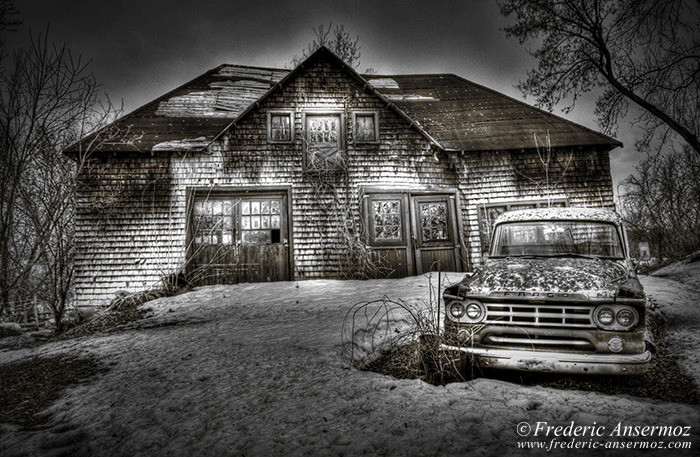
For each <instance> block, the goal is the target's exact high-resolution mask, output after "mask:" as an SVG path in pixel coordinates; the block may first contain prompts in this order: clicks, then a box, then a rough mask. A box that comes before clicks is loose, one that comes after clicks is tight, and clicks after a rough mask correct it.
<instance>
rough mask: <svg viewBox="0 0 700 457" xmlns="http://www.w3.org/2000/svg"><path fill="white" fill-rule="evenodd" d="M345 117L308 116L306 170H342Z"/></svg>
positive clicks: (328, 115)
mask: <svg viewBox="0 0 700 457" xmlns="http://www.w3.org/2000/svg"><path fill="white" fill-rule="evenodd" d="M342 120H343V117H342V115H340V114H307V115H306V116H305V128H306V135H305V136H306V141H305V146H306V168H307V170H318V171H328V170H335V169H337V168H340V167H341V166H342V164H343V160H344V158H345V155H344V154H343V150H342V148H343V122H342Z"/></svg>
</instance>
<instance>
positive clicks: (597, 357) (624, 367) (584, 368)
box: [440, 344, 652, 375]
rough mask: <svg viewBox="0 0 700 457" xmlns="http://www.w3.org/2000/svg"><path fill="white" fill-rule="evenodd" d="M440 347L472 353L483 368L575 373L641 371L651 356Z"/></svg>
mask: <svg viewBox="0 0 700 457" xmlns="http://www.w3.org/2000/svg"><path fill="white" fill-rule="evenodd" d="M440 350H441V351H445V352H451V353H455V352H461V353H466V354H471V355H473V356H474V357H475V359H476V362H477V364H478V365H479V366H480V367H482V368H500V369H508V370H520V371H538V372H551V373H574V374H607V375H628V374H631V375H634V374H644V373H646V372H647V370H648V368H649V362H650V361H651V357H652V356H651V352H649V351H645V352H643V353H641V354H577V353H566V352H545V351H527V350H517V349H487V348H478V347H461V346H448V345H445V344H441V345H440Z"/></svg>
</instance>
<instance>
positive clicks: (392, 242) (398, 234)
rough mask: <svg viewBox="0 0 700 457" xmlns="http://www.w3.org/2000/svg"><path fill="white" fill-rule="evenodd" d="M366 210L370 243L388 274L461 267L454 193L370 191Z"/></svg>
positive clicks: (419, 272)
mask: <svg viewBox="0 0 700 457" xmlns="http://www.w3.org/2000/svg"><path fill="white" fill-rule="evenodd" d="M365 214H366V215H367V229H368V232H369V242H370V245H371V246H372V249H373V250H374V252H375V254H376V255H377V256H378V258H379V260H380V262H381V265H382V266H384V267H388V268H389V269H390V274H389V275H388V277H397V278H400V277H405V276H410V275H415V274H421V273H424V272H427V271H431V270H437V269H438V268H439V269H441V270H443V271H458V270H461V262H460V261H459V249H460V245H459V231H458V230H457V214H456V204H455V197H454V196H453V195H450V194H433V195H429V194H428V195H426V194H411V193H409V192H401V193H385V194H371V195H369V196H368V198H367V199H366V200H365Z"/></svg>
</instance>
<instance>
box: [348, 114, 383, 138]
mask: <svg viewBox="0 0 700 457" xmlns="http://www.w3.org/2000/svg"><path fill="white" fill-rule="evenodd" d="M352 125H353V142H354V143H376V142H378V141H379V122H378V116H377V112H376V111H368V112H355V113H353V122H352Z"/></svg>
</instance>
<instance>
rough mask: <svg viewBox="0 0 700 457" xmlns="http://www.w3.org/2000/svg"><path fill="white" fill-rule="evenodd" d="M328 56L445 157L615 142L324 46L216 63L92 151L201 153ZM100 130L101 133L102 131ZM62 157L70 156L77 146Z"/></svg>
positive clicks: (494, 95)
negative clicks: (273, 63)
mask: <svg viewBox="0 0 700 457" xmlns="http://www.w3.org/2000/svg"><path fill="white" fill-rule="evenodd" d="M323 56H325V57H327V58H330V59H331V60H334V61H336V63H337V64H338V65H340V66H342V67H343V68H345V69H346V70H347V71H348V72H349V74H350V75H351V77H353V78H355V79H356V80H357V81H358V82H360V83H361V84H363V86H364V87H365V88H366V89H368V90H370V91H371V92H372V93H374V94H375V95H376V96H377V97H378V98H379V99H381V100H382V101H384V102H385V103H386V104H387V105H388V106H389V107H390V108H391V109H393V110H394V111H396V112H397V113H398V114H399V115H400V116H401V117H403V118H405V119H406V121H407V123H408V124H410V125H411V126H413V127H414V128H416V129H417V130H418V131H419V132H420V133H421V134H423V135H424V136H425V137H426V138H427V139H428V141H430V142H431V143H432V144H434V145H436V146H437V147H439V148H441V149H444V150H446V151H476V150H479V151H489V150H506V149H523V148H529V147H534V140H533V134H535V133H536V134H537V135H538V138H542V139H543V140H544V137H545V135H546V133H547V132H549V134H550V139H551V144H552V146H554V147H559V146H583V145H607V146H612V147H615V146H621V145H622V143H620V142H619V141H617V140H615V139H613V138H610V137H608V136H606V135H603V134H601V133H598V132H595V131H593V130H590V129H588V128H586V127H583V126H581V125H578V124H575V123H573V122H571V121H568V120H566V119H563V118H561V117H558V116H555V115H553V114H550V113H547V112H545V111H542V110H540V109H537V108H534V107H532V106H530V105H527V104H525V103H522V102H519V101H517V100H515V99H512V98H510V97H507V96H506V95H503V94H501V93H499V92H496V91H494V90H491V89H488V88H486V87H484V86H480V85H478V84H475V83H472V82H470V81H467V80H465V79H463V78H460V77H459V76H455V75H450V74H425V75H381V76H380V75H359V74H358V73H357V72H355V70H354V69H352V68H351V67H350V66H348V65H347V64H345V63H344V62H343V61H342V60H341V59H340V58H338V57H337V56H335V54H333V53H332V52H331V51H329V50H328V49H327V48H323V47H322V48H320V49H318V50H317V51H316V52H314V53H313V54H312V55H311V56H309V57H308V58H307V59H306V60H305V61H304V62H302V63H301V64H299V65H298V66H297V67H296V68H295V69H293V70H284V69H277V68H266V67H251V66H244V65H220V66H218V67H216V68H214V69H212V70H209V71H208V72H206V73H204V74H203V75H201V76H199V77H197V78H195V79H193V80H192V81H189V82H188V83H185V84H183V85H182V86H180V87H178V88H176V89H174V90H172V91H170V92H168V93H167V94H165V95H163V96H161V97H159V98H157V99H156V100H154V101H152V102H150V103H148V104H146V105H144V106H142V107H140V108H138V109H136V110H135V111H133V112H131V113H129V114H127V115H126V116H124V117H122V118H120V119H118V120H117V121H115V122H114V123H113V124H111V125H110V126H108V128H110V129H111V130H110V132H111V133H110V134H109V136H110V138H109V139H108V140H104V141H103V142H101V143H100V144H99V146H98V147H97V150H98V151H110V152H111V151H114V152H121V151H141V152H151V151H182V152H185V151H201V150H204V149H205V148H206V147H207V146H208V145H209V144H211V142H213V141H214V140H215V139H216V138H217V137H218V136H220V135H221V134H223V133H224V132H225V131H226V130H227V129H228V128H230V127H231V126H233V125H234V124H235V123H236V122H237V121H238V120H240V119H242V118H243V117H245V116H246V115H247V114H248V113H249V112H250V111H252V110H253V109H254V108H255V107H256V106H258V105H259V103H260V102H261V101H262V100H264V99H265V98H266V97H267V96H269V95H270V94H271V93H273V92H274V91H275V90H276V89H278V88H279V87H280V86H281V85H283V84H284V83H286V82H287V81H288V80H289V79H291V78H292V77H294V75H295V74H297V73H298V72H299V71H301V70H302V69H303V68H304V66H305V65H307V64H308V63H309V61H311V60H312V59H317V58H321V57H323ZM103 130H104V129H103ZM98 134H99V132H98V133H95V134H93V135H90V136H88V137H86V138H84V139H83V140H82V142H78V143H76V144H74V145H72V146H71V147H69V148H67V149H66V151H65V152H67V153H76V152H78V150H79V147H80V145H81V143H84V142H87V141H88V140H91V139H92V138H94V137H95V136H96V135H98Z"/></svg>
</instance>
